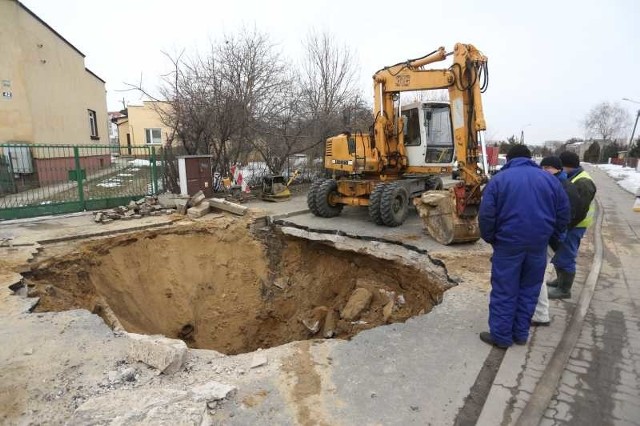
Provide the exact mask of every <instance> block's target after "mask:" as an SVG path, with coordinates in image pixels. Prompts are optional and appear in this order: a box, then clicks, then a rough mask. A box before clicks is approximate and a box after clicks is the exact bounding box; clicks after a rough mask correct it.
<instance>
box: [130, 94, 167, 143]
mask: <svg viewBox="0 0 640 426" xmlns="http://www.w3.org/2000/svg"><path fill="white" fill-rule="evenodd" d="M156 108H162V109H163V110H164V111H166V110H167V108H168V107H167V106H166V104H163V103H158V102H144V103H143V105H129V106H128V107H127V112H128V118H127V121H126V122H124V121H121V123H122V124H119V125H118V133H119V135H120V146H122V147H126V146H127V133H129V134H130V135H131V136H130V137H131V146H146V145H147V140H146V136H145V129H162V145H165V144H166V143H167V139H168V135H169V133H170V132H171V129H170V128H169V127H167V126H165V125H164V124H163V123H162V120H161V119H160V115H159V114H158V112H157V111H156Z"/></svg>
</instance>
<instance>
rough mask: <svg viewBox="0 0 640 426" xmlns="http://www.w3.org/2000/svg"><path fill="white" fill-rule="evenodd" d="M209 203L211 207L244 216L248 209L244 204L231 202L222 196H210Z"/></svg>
mask: <svg viewBox="0 0 640 426" xmlns="http://www.w3.org/2000/svg"><path fill="white" fill-rule="evenodd" d="M209 204H210V205H211V207H214V208H216V209H220V210H224V211H228V212H230V213H233V214H236V215H238V216H244V215H245V213H247V210H249V209H248V208H247V207H245V206H241V205H240V204H236V203H232V202H230V201H227V200H224V199H222V198H212V199H210V200H209Z"/></svg>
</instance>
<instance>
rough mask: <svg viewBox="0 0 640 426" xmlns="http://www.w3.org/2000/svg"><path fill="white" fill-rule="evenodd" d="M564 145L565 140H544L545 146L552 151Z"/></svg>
mask: <svg viewBox="0 0 640 426" xmlns="http://www.w3.org/2000/svg"><path fill="white" fill-rule="evenodd" d="M562 145H564V142H563V141H545V142H544V147H545V148H547V149H550V150H551V151H555V150H556V149H558V148H560V147H561V146H562Z"/></svg>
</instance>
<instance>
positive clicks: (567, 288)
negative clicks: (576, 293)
mask: <svg viewBox="0 0 640 426" xmlns="http://www.w3.org/2000/svg"><path fill="white" fill-rule="evenodd" d="M575 277H576V273H575V272H567V271H560V279H559V280H558V286H557V287H553V288H550V289H549V299H570V298H571V286H573V280H574V279H575Z"/></svg>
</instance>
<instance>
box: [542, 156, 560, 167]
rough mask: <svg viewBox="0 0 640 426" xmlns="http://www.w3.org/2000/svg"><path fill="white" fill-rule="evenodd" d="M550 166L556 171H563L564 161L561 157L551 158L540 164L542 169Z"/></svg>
mask: <svg viewBox="0 0 640 426" xmlns="http://www.w3.org/2000/svg"><path fill="white" fill-rule="evenodd" d="M545 166H550V167H553V168H554V169H556V170H562V160H560V157H555V156H550V157H544V158H543V159H542V161H541V162H540V167H545Z"/></svg>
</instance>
